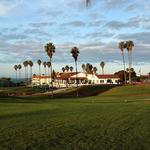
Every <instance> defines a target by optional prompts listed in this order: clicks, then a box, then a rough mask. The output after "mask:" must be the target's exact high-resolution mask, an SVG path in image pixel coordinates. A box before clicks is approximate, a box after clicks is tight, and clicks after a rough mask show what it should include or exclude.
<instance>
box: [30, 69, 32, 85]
mask: <svg viewBox="0 0 150 150" xmlns="http://www.w3.org/2000/svg"><path fill="white" fill-rule="evenodd" d="M31 83H32V67H30V84H31Z"/></svg>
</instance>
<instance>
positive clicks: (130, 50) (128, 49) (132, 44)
mask: <svg viewBox="0 0 150 150" xmlns="http://www.w3.org/2000/svg"><path fill="white" fill-rule="evenodd" d="M133 47H134V43H133V41H127V42H126V43H125V48H127V51H128V59H129V83H131V82H132V79H131V68H132V50H133Z"/></svg>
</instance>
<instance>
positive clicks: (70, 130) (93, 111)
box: [0, 86, 150, 150]
mask: <svg viewBox="0 0 150 150" xmlns="http://www.w3.org/2000/svg"><path fill="white" fill-rule="evenodd" d="M0 149H2V150H5V149H6V150H7V149H8V150H26V149H28V150H128V149H130V150H144V149H145V150H149V149H150V86H126V87H116V88H113V89H111V90H109V91H107V92H105V93H103V94H100V95H98V96H94V97H87V98H71V99H54V100H51V99H48V98H46V97H45V98H41V97H39V98H33V99H32V98H16V99H10V98H1V99H0Z"/></svg>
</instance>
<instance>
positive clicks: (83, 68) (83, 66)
mask: <svg viewBox="0 0 150 150" xmlns="http://www.w3.org/2000/svg"><path fill="white" fill-rule="evenodd" d="M81 67H82V70H83V72H85V67H86V66H85V64H82V66H81Z"/></svg>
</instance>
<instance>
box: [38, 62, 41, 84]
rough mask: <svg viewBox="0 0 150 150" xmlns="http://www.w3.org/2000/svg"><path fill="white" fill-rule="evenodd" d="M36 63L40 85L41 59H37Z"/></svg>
mask: <svg viewBox="0 0 150 150" xmlns="http://www.w3.org/2000/svg"><path fill="white" fill-rule="evenodd" d="M37 64H38V65H39V83H40V85H41V81H40V78H41V64H42V61H41V60H40V59H38V60H37Z"/></svg>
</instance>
